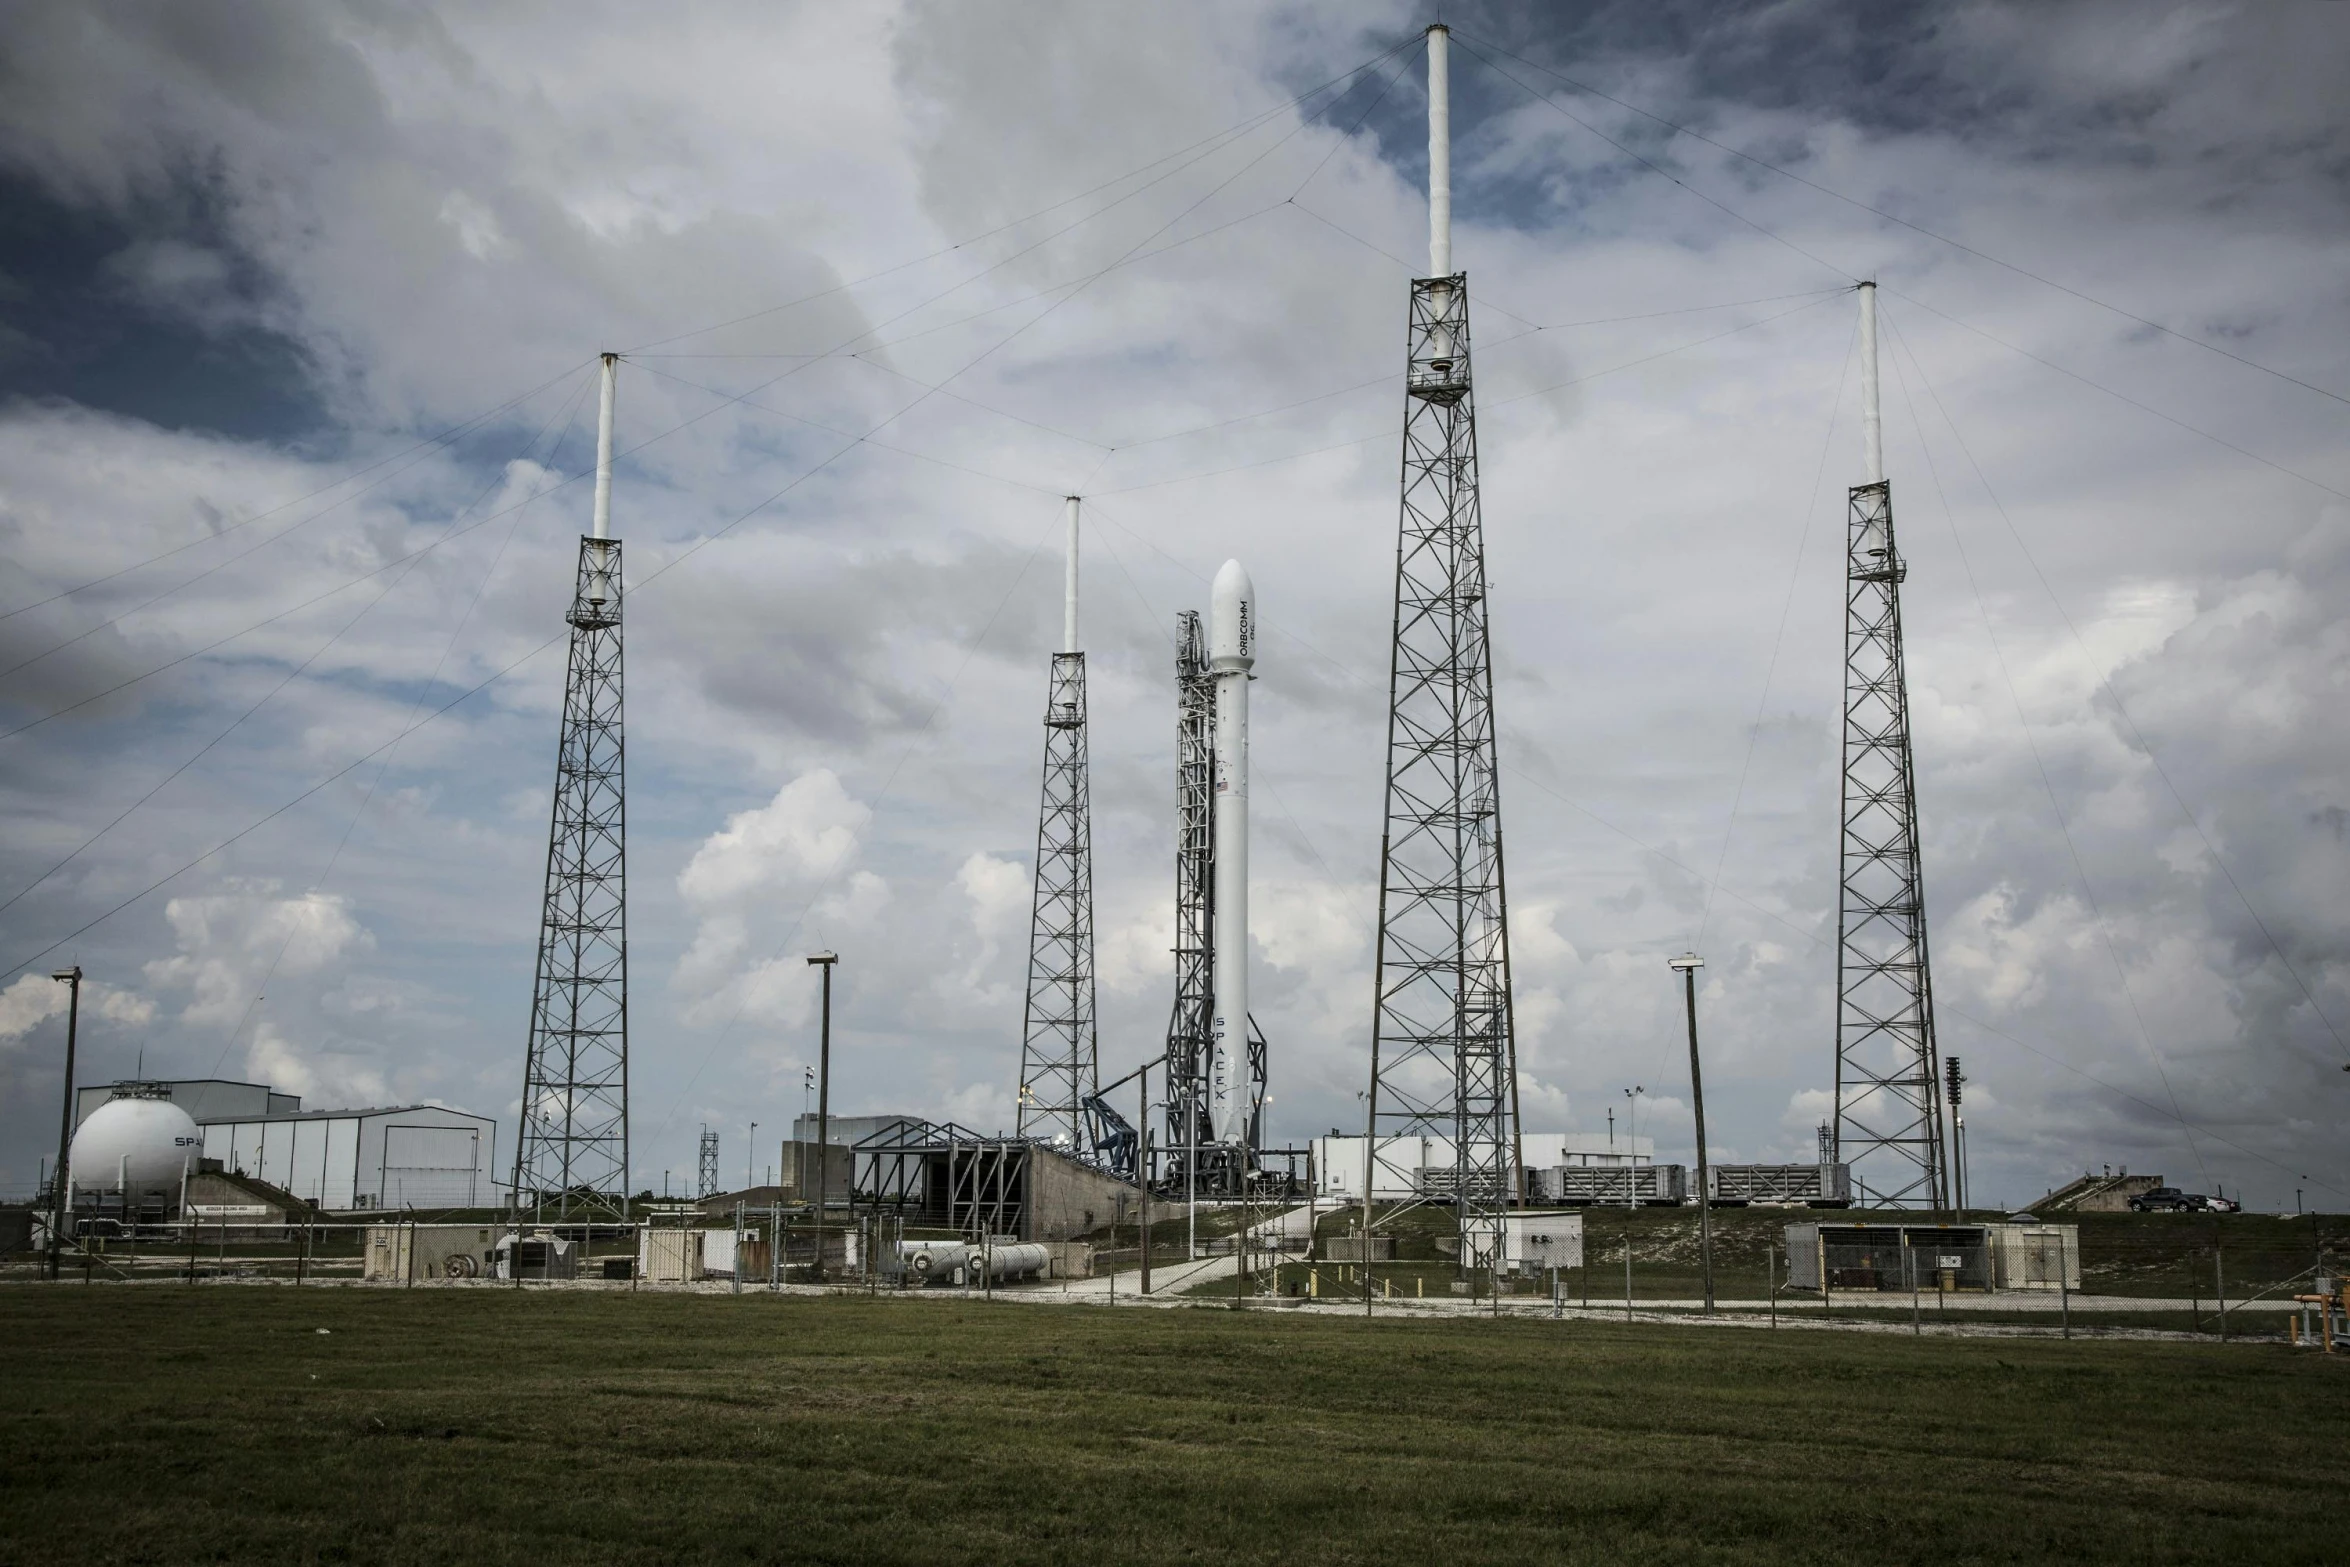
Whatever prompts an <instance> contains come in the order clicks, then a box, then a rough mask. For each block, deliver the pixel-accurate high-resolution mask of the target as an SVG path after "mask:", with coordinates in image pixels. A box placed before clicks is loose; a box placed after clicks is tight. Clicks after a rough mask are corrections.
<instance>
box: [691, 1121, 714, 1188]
mask: <svg viewBox="0 0 2350 1567" xmlns="http://www.w3.org/2000/svg"><path fill="white" fill-rule="evenodd" d="M717 1195H718V1134H717V1133H716V1132H713V1131H711V1130H710V1129H709V1128H708V1127H706V1126H705V1127H703V1128H702V1147H701V1156H700V1159H699V1160H698V1161H697V1164H696V1168H695V1170H694V1196H695V1197H696V1198H710V1197H715V1196H717Z"/></svg>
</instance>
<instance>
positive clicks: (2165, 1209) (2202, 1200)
mask: <svg viewBox="0 0 2350 1567" xmlns="http://www.w3.org/2000/svg"><path fill="white" fill-rule="evenodd" d="M2243 1206H2244V1205H2243V1204H2242V1203H2240V1202H2238V1201H2236V1200H2235V1199H2234V1198H2233V1197H2206V1196H2205V1195H2204V1194H2203V1193H2201V1192H2185V1191H2181V1190H2179V1188H2177V1187H2176V1186H2157V1187H2155V1188H2154V1189H2153V1190H2152V1191H2150V1192H2140V1193H2139V1194H2138V1195H2137V1196H2135V1197H2133V1198H2131V1199H2130V1211H2131V1212H2132V1213H2235V1212H2237V1211H2239V1210H2240V1209H2242V1207H2243Z"/></svg>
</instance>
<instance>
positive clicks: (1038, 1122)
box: [1016, 495, 1101, 1155]
mask: <svg viewBox="0 0 2350 1567" xmlns="http://www.w3.org/2000/svg"><path fill="white" fill-rule="evenodd" d="M1068 505H1069V511H1068V519H1069V553H1068V571H1067V588H1066V599H1065V603H1066V609H1065V614H1064V619H1063V633H1064V634H1063V636H1062V639H1061V646H1062V651H1060V652H1058V653H1055V654H1054V655H1053V669H1052V678H1051V682H1050V684H1049V686H1048V687H1047V693H1046V697H1045V710H1044V800H1043V805H1042V808H1041V809H1040V810H1039V812H1038V815H1037V825H1036V890H1035V899H1034V902H1033V904H1032V905H1031V909H1030V915H1029V940H1028V1003H1027V1010H1026V1015H1025V1017H1024V1019H1023V1023H1022V1028H1021V1043H1020V1096H1019V1110H1018V1119H1017V1122H1016V1130H1017V1131H1018V1132H1019V1134H1020V1135H1021V1136H1023V1137H1039V1138H1046V1139H1052V1138H1057V1137H1062V1136H1066V1137H1067V1138H1068V1146H1069V1148H1070V1150H1071V1151H1072V1152H1074V1153H1077V1154H1080V1155H1084V1154H1087V1153H1090V1152H1091V1149H1090V1148H1089V1147H1088V1142H1089V1139H1088V1137H1087V1132H1086V1119H1085V1102H1086V1100H1088V1099H1089V1098H1091V1097H1093V1095H1094V1094H1095V1093H1096V1092H1097V1091H1098V1088H1099V1085H1100V1080H1101V1079H1100V1071H1099V1062H1098V1049H1097V1042H1096V1039H1095V1033H1094V978H1093V808H1092V804H1091V801H1090V798H1089V794H1088V789H1087V783H1086V757H1085V655H1084V654H1083V653H1081V652H1079V651H1078V649H1077V497H1076V496H1074V495H1072V496H1070V497H1069V502H1068Z"/></svg>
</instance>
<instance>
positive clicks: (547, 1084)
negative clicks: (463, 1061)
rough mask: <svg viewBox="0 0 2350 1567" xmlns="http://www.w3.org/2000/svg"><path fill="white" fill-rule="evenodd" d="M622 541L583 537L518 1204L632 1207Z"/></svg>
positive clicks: (525, 1090) (562, 1210)
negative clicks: (622, 682) (621, 602)
mask: <svg viewBox="0 0 2350 1567" xmlns="http://www.w3.org/2000/svg"><path fill="white" fill-rule="evenodd" d="M620 597H621V561H620V541H619V540H618V539H598V538H582V539H581V540H580V541H579V571H578V576H577V580H576V583H575V585H574V589H573V593H572V603H571V612H570V614H569V615H568V616H567V617H565V618H566V619H568V620H569V622H570V624H571V651H570V662H569V664H568V666H567V667H566V672H565V676H564V683H563V723H562V731H561V736H560V738H559V740H558V742H557V746H556V756H555V803H554V811H553V819H552V822H551V824H550V826H549V829H548V833H547V879H546V897H545V900H544V903H543V905H542V908H541V916H540V922H539V953H538V967H537V971H536V976H535V978H534V980H533V983H532V987H531V1007H530V1043H529V1049H528V1052H527V1054H526V1056H525V1058H524V1062H523V1072H522V1128H521V1136H520V1137H519V1138H517V1139H516V1144H515V1151H514V1201H515V1204H516V1207H517V1209H518V1210H519V1209H520V1208H521V1207H523V1206H534V1207H537V1208H539V1209H541V1210H544V1209H545V1208H547V1207H548V1206H550V1205H552V1206H553V1207H554V1209H555V1212H556V1215H557V1216H558V1217H564V1218H568V1217H570V1216H572V1215H573V1214H574V1213H590V1212H596V1211H600V1210H617V1211H618V1212H619V1213H620V1214H622V1215H623V1216H625V1215H626V1214H627V1211H628V1169H629V1163H628V897H627V879H626V873H627V863H628V854H627V833H626V826H627V811H626V804H627V800H626V790H625V787H624V785H625V778H626V770H625V767H624V761H625V757H624V750H623V746H622V730H621V696H622V690H621V637H620Z"/></svg>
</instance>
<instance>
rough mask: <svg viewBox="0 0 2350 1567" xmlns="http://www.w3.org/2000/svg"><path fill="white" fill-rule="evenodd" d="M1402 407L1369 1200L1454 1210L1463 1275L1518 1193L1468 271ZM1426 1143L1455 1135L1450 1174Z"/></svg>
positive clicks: (1422, 299)
mask: <svg viewBox="0 0 2350 1567" xmlns="http://www.w3.org/2000/svg"><path fill="white" fill-rule="evenodd" d="M1405 408H1406V417H1405V421H1404V440H1403V476H1402V491H1403V505H1402V517H1401V522H1400V526H1399V531H1398V538H1397V543H1396V560H1395V625H1394V644H1393V655H1392V663H1391V665H1390V669H1389V677H1388V729H1387V819H1386V831H1385V833H1384V835H1383V836H1382V838H1381V840H1380V861H1379V949H1378V958H1377V965H1378V966H1377V970H1376V977H1375V980H1374V991H1375V1012H1374V1019H1373V1024H1372V1038H1371V1086H1370V1099H1369V1105H1368V1109H1367V1115H1366V1120H1367V1132H1368V1142H1367V1144H1366V1150H1365V1151H1366V1157H1367V1158H1368V1159H1369V1160H1370V1161H1372V1163H1373V1165H1374V1168H1373V1169H1371V1170H1368V1171H1366V1175H1367V1176H1368V1179H1367V1180H1366V1181H1365V1183H1364V1190H1365V1191H1366V1193H1367V1192H1370V1191H1374V1190H1378V1189H1381V1188H1382V1187H1392V1186H1396V1185H1401V1186H1404V1187H1407V1188H1410V1189H1414V1190H1416V1191H1417V1192H1418V1196H1417V1198H1416V1199H1415V1203H1438V1204H1449V1205H1451V1206H1452V1207H1453V1208H1454V1210H1455V1212H1456V1215H1457V1217H1458V1222H1459V1225H1460V1236H1461V1267H1462V1269H1463V1270H1464V1271H1466V1270H1468V1269H1471V1268H1475V1267H1482V1266H1486V1265H1488V1263H1489V1262H1490V1261H1491V1259H1493V1258H1494V1257H1496V1256H1497V1255H1498V1248H1499V1246H1500V1241H1501V1230H1502V1220H1501V1215H1502V1209H1503V1208H1504V1207H1505V1206H1507V1204H1508V1203H1509V1202H1510V1200H1511V1198H1512V1196H1513V1195H1522V1193H1520V1189H1519V1180H1520V1176H1519V1170H1518V1166H1519V1164H1520V1162H1521V1161H1520V1160H1519V1159H1518V1158H1517V1157H1516V1152H1515V1149H1516V1126H1517V1057H1516V1040H1515V1034H1516V1030H1515V1028H1514V1026H1513V1018H1512V1013H1511V995H1510V972H1509V929H1508V918H1507V916H1508V895H1507V891H1506V887H1505V884H1504V881H1503V875H1502V841H1501V791H1500V762H1499V758H1498V755H1497V753H1496V749H1495V737H1494V721H1493V664H1492V656H1491V648H1490V645H1489V642H1488V627H1487V620H1486V613H1487V607H1486V573H1485V541H1484V525H1483V519H1482V514H1481V511H1480V507H1479V500H1478V481H1477V424H1476V410H1475V401H1474V398H1473V397H1472V395H1471V379H1470V373H1469V293H1468V276H1467V274H1466V273H1454V274H1452V275H1451V276H1449V277H1433V278H1419V279H1416V280H1414V282H1413V283H1412V298H1411V315H1410V325H1409V332H1408V337H1407V342H1406V399H1405ZM1423 1136H1435V1137H1443V1138H1449V1139H1451V1141H1452V1146H1453V1149H1454V1158H1455V1166H1454V1169H1453V1170H1452V1171H1451V1172H1450V1173H1449V1177H1448V1178H1447V1179H1445V1180H1443V1181H1441V1182H1434V1181H1431V1182H1423V1180H1422V1176H1421V1172H1420V1170H1419V1169H1418V1168H1417V1157H1416V1155H1417V1151H1418V1149H1419V1148H1420V1146H1421V1144H1420V1139H1421V1138H1422V1137H1423ZM1401 1149H1409V1150H1411V1151H1412V1153H1413V1155H1414V1157H1413V1159H1412V1162H1411V1165H1410V1166H1409V1167H1406V1166H1405V1165H1402V1164H1399V1163H1396V1162H1395V1161H1394V1159H1393V1158H1392V1156H1390V1155H1389V1153H1388V1151H1389V1150H1401ZM1382 1171H1384V1173H1382ZM1413 1205H1414V1204H1406V1205H1404V1206H1406V1207H1409V1206H1413ZM1368 1206H1369V1205H1368V1199H1367V1198H1366V1202H1365V1207H1366V1215H1367V1216H1368Z"/></svg>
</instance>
